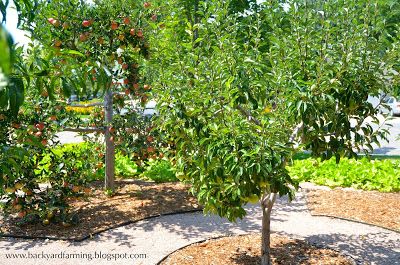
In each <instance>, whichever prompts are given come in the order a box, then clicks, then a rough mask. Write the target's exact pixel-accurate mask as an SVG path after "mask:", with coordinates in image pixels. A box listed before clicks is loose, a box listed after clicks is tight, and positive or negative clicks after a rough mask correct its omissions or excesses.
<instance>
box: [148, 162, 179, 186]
mask: <svg viewBox="0 0 400 265" xmlns="http://www.w3.org/2000/svg"><path fill="white" fill-rule="evenodd" d="M175 171H176V170H175V168H174V167H173V166H172V164H171V161H169V160H167V159H157V160H152V159H151V160H150V161H149V162H148V165H147V166H146V168H145V171H144V172H143V173H142V174H141V176H143V177H145V178H148V179H151V180H153V181H155V182H157V183H162V182H173V181H178V179H177V177H176V172H175Z"/></svg>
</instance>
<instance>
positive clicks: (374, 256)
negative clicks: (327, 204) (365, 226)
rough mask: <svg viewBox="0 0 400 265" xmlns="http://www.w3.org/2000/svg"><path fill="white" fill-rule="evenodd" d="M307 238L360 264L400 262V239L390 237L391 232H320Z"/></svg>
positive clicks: (391, 264) (380, 264)
mask: <svg viewBox="0 0 400 265" xmlns="http://www.w3.org/2000/svg"><path fill="white" fill-rule="evenodd" d="M306 240H307V241H309V242H310V243H312V244H316V245H318V246H324V247H326V246H328V247H331V248H333V249H335V250H338V251H340V252H341V253H344V254H346V255H349V256H351V257H352V258H353V259H355V260H356V261H357V263H359V264H379V265H395V264H397V265H398V264H400V252H399V251H398V248H399V247H400V241H399V240H396V239H392V238H390V233H383V232H381V233H370V234H368V235H365V236H349V235H346V234H340V233H336V234H318V235H312V236H308V237H306ZM396 248H397V250H396Z"/></svg>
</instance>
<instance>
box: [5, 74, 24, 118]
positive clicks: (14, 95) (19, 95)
mask: <svg viewBox="0 0 400 265" xmlns="http://www.w3.org/2000/svg"><path fill="white" fill-rule="evenodd" d="M24 91H25V89H24V81H23V80H22V78H20V77H11V78H10V82H9V84H8V98H9V108H10V110H11V112H12V113H13V115H14V116H17V114H18V111H19V108H20V106H21V105H22V103H23V102H24Z"/></svg>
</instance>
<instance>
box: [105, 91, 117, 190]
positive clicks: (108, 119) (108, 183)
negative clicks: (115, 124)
mask: <svg viewBox="0 0 400 265" xmlns="http://www.w3.org/2000/svg"><path fill="white" fill-rule="evenodd" d="M104 112H105V113H104V114H105V115H104V116H105V123H106V124H105V125H106V126H105V133H104V138H105V142H106V157H105V158H106V170H105V171H106V172H105V173H106V174H105V183H104V186H105V188H106V189H107V190H112V191H113V190H114V168H115V146H114V142H113V141H112V140H111V137H112V135H111V133H110V130H109V129H110V127H111V124H112V117H113V94H112V91H111V89H109V90H107V91H106V94H105V96H104Z"/></svg>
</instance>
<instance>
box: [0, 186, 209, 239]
mask: <svg viewBox="0 0 400 265" xmlns="http://www.w3.org/2000/svg"><path fill="white" fill-rule="evenodd" d="M188 189H189V187H188V186H187V185H184V184H182V183H179V182H174V183H161V184H157V183H154V182H145V181H139V180H124V181H117V182H116V189H115V190H116V193H115V194H114V196H112V197H108V196H106V195H105V194H104V192H103V190H102V189H101V183H97V184H95V188H94V192H93V193H92V194H91V195H90V196H89V197H88V198H87V199H86V200H81V201H76V202H73V203H72V207H73V209H74V211H75V212H76V214H77V216H78V217H79V223H78V224H77V225H73V226H70V227H64V226H62V225H61V224H59V223H58V224H55V223H50V224H49V225H43V224H42V223H36V224H28V225H24V226H18V225H17V224H16V223H17V222H18V221H19V220H20V219H18V218H13V217H10V218H6V219H3V220H0V236H3V237H15V238H29V239H32V238H42V239H54V240H71V241H82V240H85V239H87V238H90V237H92V236H93V235H95V234H98V233H101V232H104V231H106V230H109V229H111V228H116V227H119V226H123V225H127V224H130V223H134V222H137V221H140V220H143V219H147V218H150V217H156V216H161V215H168V214H175V213H184V212H193V211H200V210H202V208H201V207H200V206H199V205H198V204H197V200H196V199H195V198H194V197H193V196H191V195H190V194H189V193H188Z"/></svg>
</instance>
